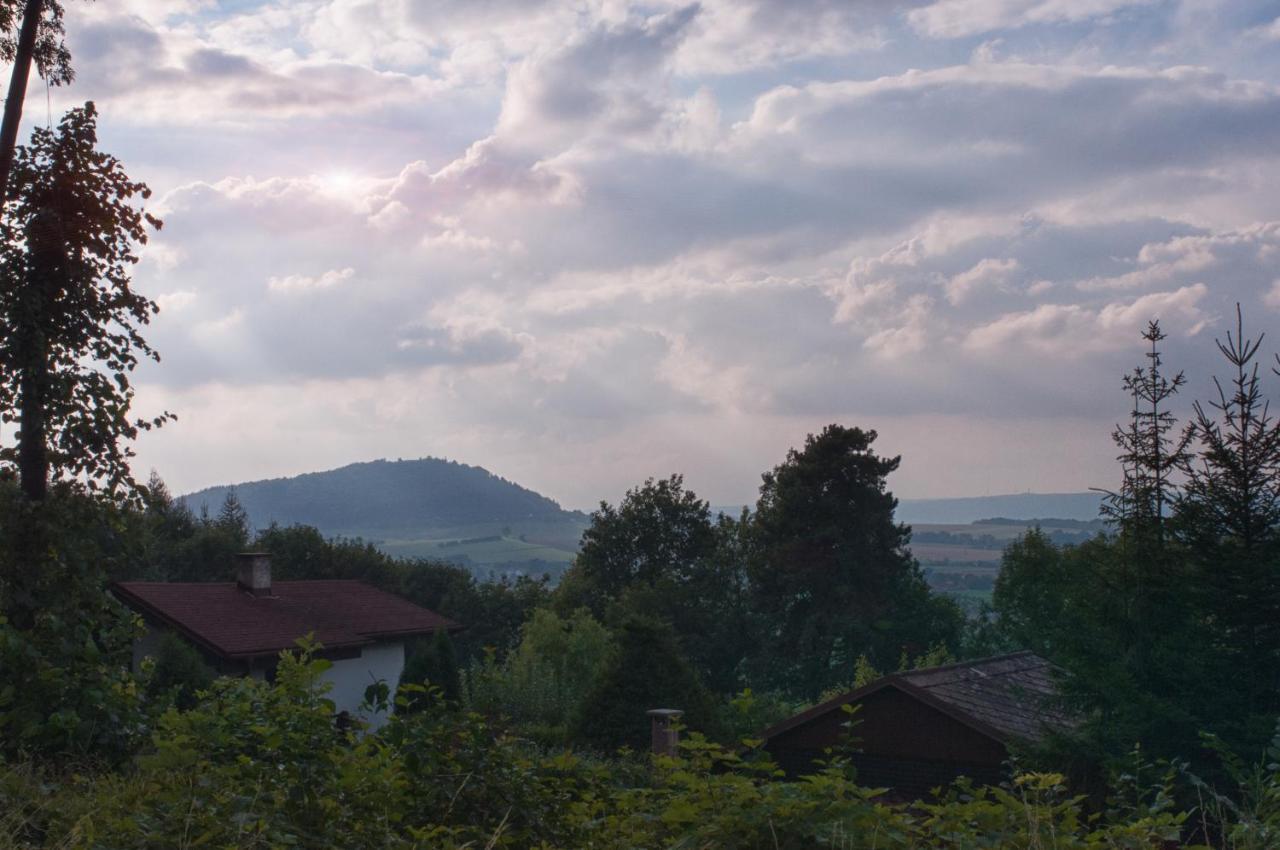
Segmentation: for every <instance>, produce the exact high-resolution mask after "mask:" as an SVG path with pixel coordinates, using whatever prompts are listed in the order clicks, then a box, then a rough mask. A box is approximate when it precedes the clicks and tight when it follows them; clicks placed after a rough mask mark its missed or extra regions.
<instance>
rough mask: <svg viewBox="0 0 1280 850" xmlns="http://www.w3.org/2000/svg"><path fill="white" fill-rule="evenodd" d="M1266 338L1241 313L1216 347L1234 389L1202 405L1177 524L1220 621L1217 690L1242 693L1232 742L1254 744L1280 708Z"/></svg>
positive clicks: (1197, 581)
mask: <svg viewBox="0 0 1280 850" xmlns="http://www.w3.org/2000/svg"><path fill="white" fill-rule="evenodd" d="M1262 340H1263V337H1262V336H1259V337H1258V338H1257V339H1249V338H1247V337H1246V336H1245V335H1244V321H1243V317H1242V316H1241V315H1240V314H1239V308H1238V307H1237V324H1236V333H1235V334H1234V335H1233V334H1230V333H1228V334H1227V340H1226V342H1225V343H1224V342H1222V341H1218V343H1217V344H1218V350H1219V351H1220V352H1221V353H1222V355H1223V357H1224V358H1225V359H1226V360H1227V363H1228V365H1229V366H1230V368H1231V373H1232V374H1231V375H1230V378H1229V382H1228V386H1229V389H1226V388H1224V387H1223V384H1222V382H1221V381H1219V380H1217V379H1215V384H1216V386H1217V392H1218V398H1217V400H1216V401H1213V402H1211V403H1210V404H1209V405H1208V406H1207V407H1206V406H1205V405H1201V404H1196V406H1195V420H1194V422H1193V427H1192V433H1193V435H1194V437H1195V440H1196V444H1197V449H1198V450H1197V452H1196V456H1195V459H1194V461H1189V462H1187V463H1186V464H1184V472H1185V474H1186V481H1185V484H1184V485H1183V488H1182V493H1181V495H1180V498H1179V499H1178V501H1177V504H1176V513H1175V521H1174V523H1173V528H1174V531H1175V533H1176V536H1177V538H1178V540H1179V542H1180V543H1181V544H1182V546H1183V548H1184V550H1185V551H1186V553H1187V560H1188V561H1189V570H1188V572H1189V573H1190V575H1189V582H1188V590H1189V593H1188V595H1189V596H1191V597H1192V599H1193V601H1194V605H1195V608H1196V609H1197V610H1198V612H1199V616H1200V617H1201V618H1202V619H1203V620H1204V621H1205V622H1206V623H1209V624H1212V628H1211V629H1209V630H1207V631H1206V632H1205V634H1204V637H1205V640H1206V641H1209V642H1211V644H1212V649H1213V651H1214V654H1215V656H1216V657H1217V664H1216V665H1215V666H1216V667H1217V670H1216V672H1218V673H1219V677H1218V683H1219V685H1220V686H1221V687H1224V688H1231V689H1233V690H1235V691H1236V692H1237V693H1238V694H1239V704H1238V706H1237V708H1236V711H1235V714H1236V715H1237V717H1238V718H1239V721H1240V723H1239V731H1238V732H1233V733H1229V735H1230V737H1231V738H1233V739H1239V738H1240V737H1244V738H1245V739H1250V740H1253V741H1256V740H1258V739H1259V737H1260V736H1259V733H1262V734H1265V733H1266V731H1268V730H1269V726H1270V722H1271V720H1272V719H1273V713H1274V711H1275V710H1276V707H1277V706H1280V652H1278V651H1277V648H1278V647H1280V423H1277V422H1276V421H1275V420H1273V419H1272V418H1271V416H1270V413H1269V408H1268V405H1267V402H1266V399H1265V398H1264V396H1263V388H1262V381H1261V378H1260V377H1259V374H1258V364H1257V362H1256V358H1257V355H1258V352H1259V349H1260V347H1261V344H1262ZM1239 670H1247V671H1249V675H1247V676H1244V677H1237V676H1236V675H1234V673H1235V671H1239ZM1250 727H1252V728H1250ZM1223 731H1225V730H1223ZM1237 742H1238V741H1237Z"/></svg>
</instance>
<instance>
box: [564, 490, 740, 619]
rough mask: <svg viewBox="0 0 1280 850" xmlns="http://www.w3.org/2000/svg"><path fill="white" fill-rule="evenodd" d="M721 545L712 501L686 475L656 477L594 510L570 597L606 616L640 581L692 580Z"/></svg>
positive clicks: (568, 585) (674, 582) (568, 583)
mask: <svg viewBox="0 0 1280 850" xmlns="http://www.w3.org/2000/svg"><path fill="white" fill-rule="evenodd" d="M715 546H716V539H715V530H714V528H713V525H712V522H711V509H710V507H709V506H708V505H707V503H706V502H705V501H702V500H701V499H699V498H698V497H697V496H696V495H695V494H694V493H693V492H692V491H689V490H685V489H684V479H683V478H682V477H681V476H680V475H672V476H671V477H670V478H666V479H663V480H661V481H654V479H652V478H650V479H648V480H646V481H645V482H644V484H643V485H641V486H640V487H638V488H634V489H631V490H628V491H627V494H626V496H625V497H624V498H623V500H622V502H621V504H619V505H618V507H616V508H615V507H613V506H612V505H610V504H609V503H608V502H601V503H600V509H599V510H597V511H596V512H595V513H593V514H592V515H591V525H590V527H588V528H587V530H586V531H585V532H584V533H583V535H582V549H581V551H580V552H579V553H578V558H577V560H576V561H575V562H574V566H573V569H572V572H573V576H572V577H568V576H567V577H566V582H565V583H566V592H567V595H568V601H569V602H570V603H571V604H573V605H575V606H577V605H585V606H586V607H587V608H589V609H591V612H592V613H593V614H595V615H596V616H597V617H599V616H602V615H603V614H604V613H605V610H606V608H607V606H608V604H609V603H610V602H612V601H616V600H618V599H620V598H621V597H622V595H623V594H624V593H625V592H626V591H627V590H628V589H630V588H632V587H634V586H636V585H640V586H645V587H657V586H665V585H682V584H685V583H687V582H689V581H690V580H691V578H692V577H693V573H694V570H695V569H696V565H697V564H698V562H700V561H702V560H703V559H706V558H708V557H710V556H711V554H712V553H713V552H714V551H715ZM570 591H572V592H571V593H570Z"/></svg>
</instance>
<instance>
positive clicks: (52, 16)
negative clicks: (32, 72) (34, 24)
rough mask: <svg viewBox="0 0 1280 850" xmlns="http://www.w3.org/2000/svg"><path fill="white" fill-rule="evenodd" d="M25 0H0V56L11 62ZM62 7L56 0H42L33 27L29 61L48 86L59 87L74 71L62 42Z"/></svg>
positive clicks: (72, 77)
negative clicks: (33, 42) (32, 49)
mask: <svg viewBox="0 0 1280 850" xmlns="http://www.w3.org/2000/svg"><path fill="white" fill-rule="evenodd" d="M26 5H27V2H26V0H3V2H0V33H3V35H0V59H3V60H4V61H5V62H12V61H13V60H14V59H15V58H16V55H17V47H18V35H17V33H18V29H19V27H20V25H21V23H22V12H23V9H24V8H25V7H26ZM62 19H63V10H62V4H61V3H59V2H57V0H44V2H43V3H41V9H40V24H39V27H38V29H37V30H36V43H35V49H34V51H33V53H32V61H33V62H34V63H35V66H36V70H37V71H38V72H39V73H40V76H41V77H43V78H44V79H45V80H46V81H47V82H48V83H49V84H50V85H54V86H60V85H64V84H66V83H69V82H71V81H72V79H74V78H75V72H74V71H73V70H72V68H71V52H70V51H69V50H67V46H66V44H65V43H64V42H63V36H64V30H63V23H62Z"/></svg>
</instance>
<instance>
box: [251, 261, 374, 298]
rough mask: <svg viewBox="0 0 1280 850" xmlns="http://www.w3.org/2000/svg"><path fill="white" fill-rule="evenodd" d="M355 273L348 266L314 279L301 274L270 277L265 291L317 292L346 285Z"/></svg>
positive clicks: (285, 292)
mask: <svg viewBox="0 0 1280 850" xmlns="http://www.w3.org/2000/svg"><path fill="white" fill-rule="evenodd" d="M355 273H356V270H355V269H353V268H351V267H350V266H348V267H347V268H345V269H330V270H329V271H327V272H323V273H321V274H319V275H316V276H314V277H309V276H307V275H301V274H291V275H286V276H284V277H271V278H267V289H269V290H271V291H272V292H280V293H283V294H302V293H306V292H317V291H321V290H325V289H332V288H333V287H335V286H338V285H339V284H343V283H346V282H347V281H349V280H351V278H352V277H353V276H354V275H355Z"/></svg>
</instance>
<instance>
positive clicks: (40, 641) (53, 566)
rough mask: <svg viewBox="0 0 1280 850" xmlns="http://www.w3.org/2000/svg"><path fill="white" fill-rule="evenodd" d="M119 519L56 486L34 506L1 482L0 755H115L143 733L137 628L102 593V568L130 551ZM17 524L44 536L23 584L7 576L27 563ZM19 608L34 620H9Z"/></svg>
mask: <svg viewBox="0 0 1280 850" xmlns="http://www.w3.org/2000/svg"><path fill="white" fill-rule="evenodd" d="M120 517H121V514H120V512H119V511H118V510H117V509H116V508H115V507H114V506H112V505H110V504H109V503H104V502H101V501H99V500H96V499H91V498H88V497H85V496H84V495H82V494H79V493H76V492H73V491H65V490H63V489H62V488H59V489H57V490H55V491H54V492H53V493H52V494H51V495H50V497H49V498H47V499H45V500H44V501H43V502H41V503H39V504H32V503H30V502H28V501H27V500H26V499H24V498H22V497H21V496H20V494H19V493H18V492H17V488H16V486H14V483H13V482H12V481H7V482H0V670H3V671H4V675H3V678H2V679H0V756H4V755H9V756H12V755H14V754H18V753H29V754H33V755H37V756H39V758H41V759H42V760H47V761H59V762H61V761H65V760H80V759H94V760H108V761H114V760H118V759H121V758H123V757H125V756H127V755H128V754H129V753H130V752H131V751H132V748H133V746H134V744H135V743H136V741H137V739H138V737H139V736H140V735H142V734H143V733H145V730H146V722H147V718H146V715H145V713H144V710H143V709H144V706H143V699H142V695H143V689H144V687H145V681H144V682H139V681H138V680H137V679H135V677H134V676H133V675H132V674H131V673H130V670H129V664H130V658H131V653H132V647H133V641H134V639H135V638H136V637H137V636H138V635H139V633H140V626H141V624H140V621H139V620H138V619H137V618H136V617H135V616H133V615H132V614H131V613H130V612H129V611H128V610H127V609H125V608H124V607H123V606H122V605H120V604H118V603H117V602H116V601H115V600H114V599H112V598H111V597H109V596H108V595H107V594H106V593H105V592H104V585H105V577H104V566H105V565H107V564H109V563H110V562H111V561H113V560H115V559H119V558H122V557H125V556H127V552H126V551H124V548H123V544H124V539H123V536H122V535H121V534H120V533H119V532H120V527H121V522H120ZM18 528H27V529H33V528H34V529H35V531H36V532H37V533H38V534H39V536H40V537H42V538H43V539H45V540H47V541H48V548H47V550H46V551H45V552H44V553H43V555H44V557H43V560H42V562H41V569H40V570H38V571H35V573H34V575H32V576H30V577H29V578H28V579H27V580H25V581H23V582H22V583H20V584H19V583H15V582H11V581H8V580H7V579H6V578H5V577H8V576H12V575H14V574H15V573H17V572H18V571H20V570H29V568H30V564H29V562H27V561H25V559H24V558H23V555H24V554H25V553H24V552H23V549H22V547H21V546H20V545H19V543H18V542H17V538H18V536H19V535H17V534H15V533H14V530H15V529H18ZM17 594H22V595H23V601H22V604H21V605H17V604H15V596H16V595H17ZM15 609H16V610H21V611H25V612H31V616H30V618H29V619H28V620H26V622H23V623H15V621H14V619H13V617H12V612H13V611H14V610H15Z"/></svg>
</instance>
